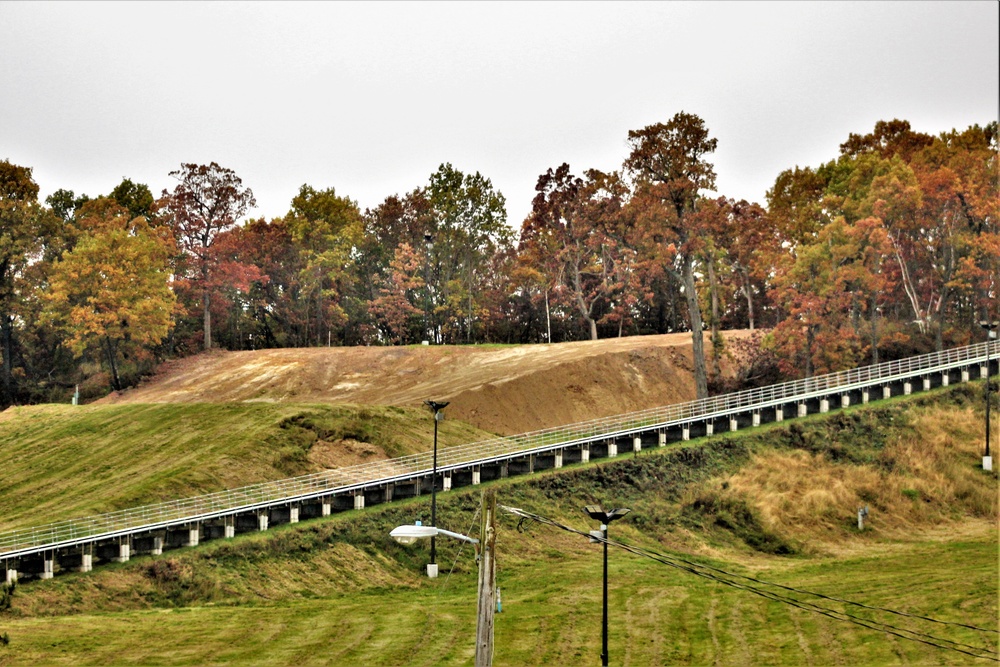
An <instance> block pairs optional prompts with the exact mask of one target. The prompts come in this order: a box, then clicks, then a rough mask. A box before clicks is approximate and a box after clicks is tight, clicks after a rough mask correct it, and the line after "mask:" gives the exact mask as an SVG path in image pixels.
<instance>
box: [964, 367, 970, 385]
mask: <svg viewBox="0 0 1000 667" xmlns="http://www.w3.org/2000/svg"><path fill="white" fill-rule="evenodd" d="M968 381H969V369H968V368H963V369H962V382H968Z"/></svg>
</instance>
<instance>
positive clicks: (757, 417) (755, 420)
mask: <svg viewBox="0 0 1000 667" xmlns="http://www.w3.org/2000/svg"><path fill="white" fill-rule="evenodd" d="M752 419H753V421H752V422H751V423H752V424H753V425H754V426H760V413H759V412H755V413H753V417H752Z"/></svg>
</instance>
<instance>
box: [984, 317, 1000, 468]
mask: <svg viewBox="0 0 1000 667" xmlns="http://www.w3.org/2000/svg"><path fill="white" fill-rule="evenodd" d="M979 326H981V327H982V328H983V329H985V330H986V453H985V454H983V470H993V457H992V456H990V348H991V347H992V345H990V340H991V339H992V338H994V337H995V334H994V333H993V330H994V329H996V328H997V327H998V326H1000V322H998V321H996V320H993V321H992V322H989V321H986V320H981V321H980V322H979Z"/></svg>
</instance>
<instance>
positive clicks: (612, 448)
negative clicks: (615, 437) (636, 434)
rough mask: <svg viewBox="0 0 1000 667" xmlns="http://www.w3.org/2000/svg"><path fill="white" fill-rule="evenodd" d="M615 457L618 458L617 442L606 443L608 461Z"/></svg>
mask: <svg viewBox="0 0 1000 667" xmlns="http://www.w3.org/2000/svg"><path fill="white" fill-rule="evenodd" d="M616 456H618V443H617V442H609V443H608V458H609V459H613V458H614V457H616Z"/></svg>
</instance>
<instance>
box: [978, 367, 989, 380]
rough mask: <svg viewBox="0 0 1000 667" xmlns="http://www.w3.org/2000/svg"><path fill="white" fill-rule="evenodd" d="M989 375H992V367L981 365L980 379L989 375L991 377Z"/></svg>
mask: <svg viewBox="0 0 1000 667" xmlns="http://www.w3.org/2000/svg"><path fill="white" fill-rule="evenodd" d="M989 375H990V369H988V368H986V366H980V367H979V379H980V380H985V379H986V378H987V377H989Z"/></svg>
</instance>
